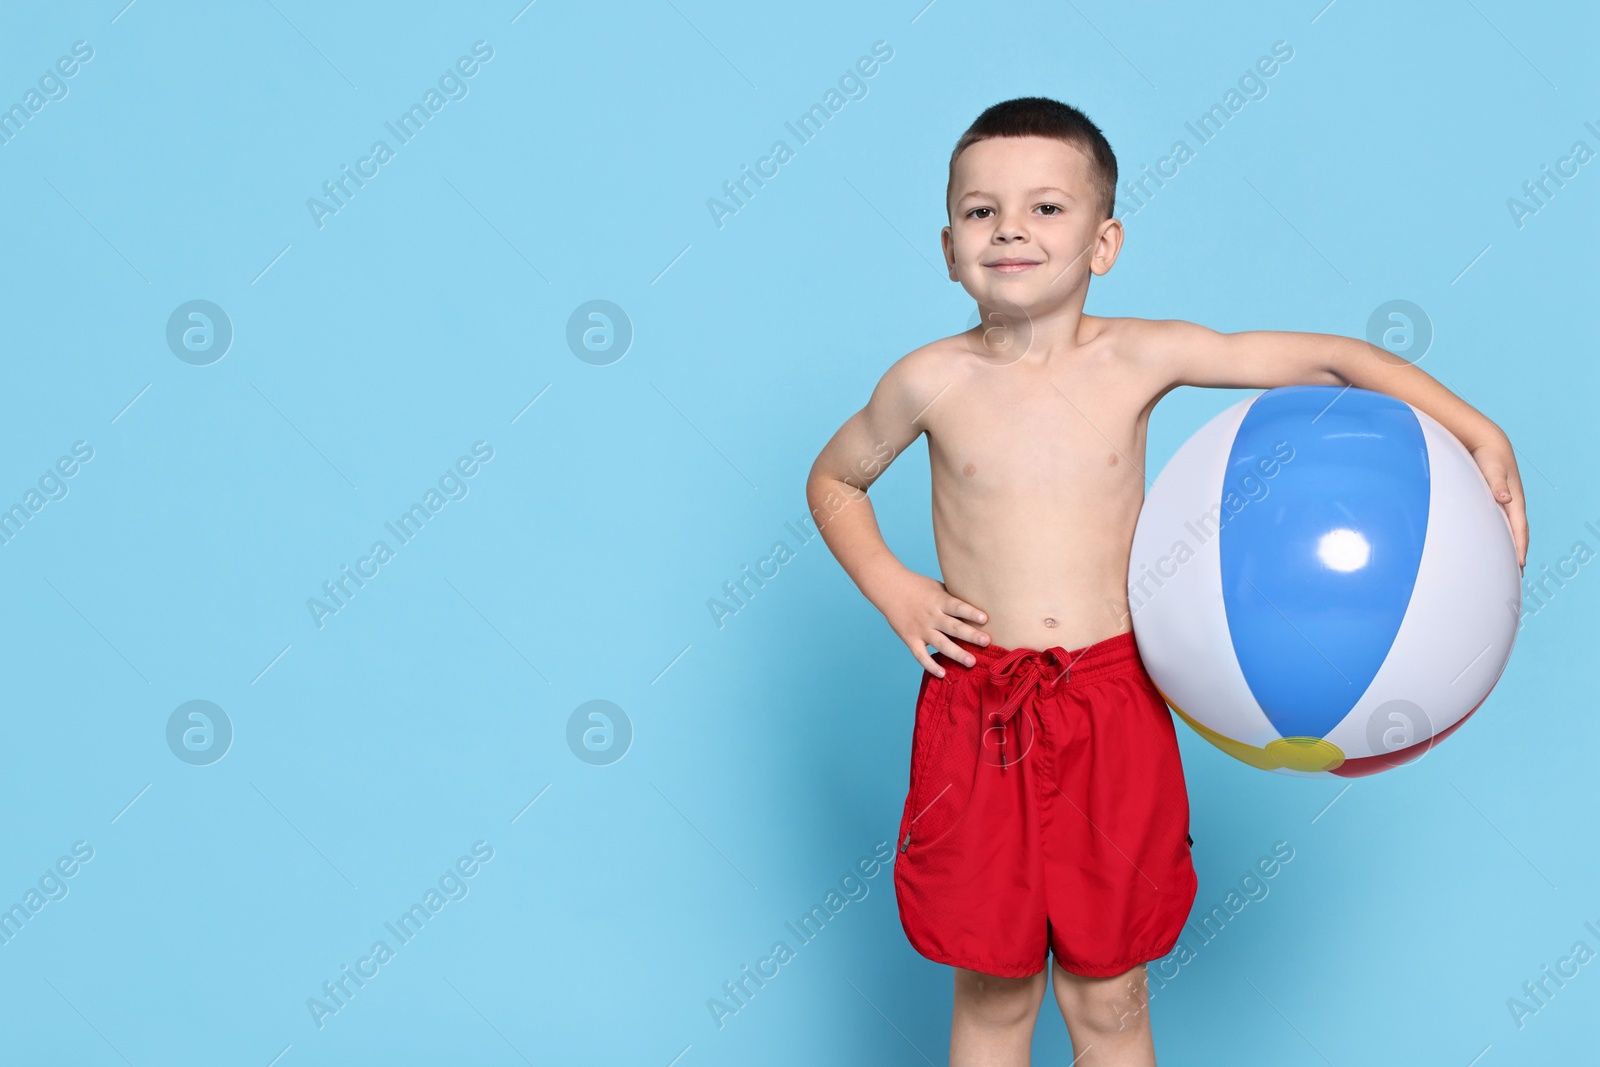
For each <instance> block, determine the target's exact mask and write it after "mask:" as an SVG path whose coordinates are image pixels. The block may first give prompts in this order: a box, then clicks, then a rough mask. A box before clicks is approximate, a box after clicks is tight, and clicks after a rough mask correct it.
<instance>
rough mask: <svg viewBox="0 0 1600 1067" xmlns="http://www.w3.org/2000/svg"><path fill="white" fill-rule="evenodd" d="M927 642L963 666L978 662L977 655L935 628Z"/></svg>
mask: <svg viewBox="0 0 1600 1067" xmlns="http://www.w3.org/2000/svg"><path fill="white" fill-rule="evenodd" d="M928 643H929V644H930V645H932V646H933V647H934V648H936V649H938V650H939V651H940V652H943V653H944V654H945V655H946V656H949V657H950V658H951V659H953V660H955V661H956V662H957V663H959V664H961V665H962V666H964V667H970V666H972V665H973V664H975V663H977V662H978V657H976V656H974V655H973V654H972V653H971V652H968V651H967V650H966V649H964V648H962V647H961V646H960V645H958V644H956V643H955V642H954V641H952V640H951V639H950V638H949V637H947V636H945V635H944V634H942V633H940V632H939V631H938V630H935V631H933V633H931V634H929V635H928ZM941 677H942V675H941Z"/></svg>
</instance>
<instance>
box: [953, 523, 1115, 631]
mask: <svg viewBox="0 0 1600 1067" xmlns="http://www.w3.org/2000/svg"><path fill="white" fill-rule="evenodd" d="M1134 517H1135V518H1136V517H1137V509H1135V511H1134ZM1106 518H1107V517H1106V516H1104V515H1101V516H1098V517H1097V520H1098V521H1096V520H1091V521H1088V522H1083V523H1073V524H1067V526H1066V527H1064V528H1063V527H1057V528H1054V529H1047V528H1045V527H1043V526H1040V525H1033V526H1030V525H1029V524H1027V523H1025V522H1024V523H1018V524H994V523H989V524H986V527H985V529H984V530H983V531H981V532H980V533H979V535H977V536H970V535H969V536H960V535H958V534H957V533H956V531H954V530H951V529H949V528H948V525H949V524H941V523H940V522H939V521H938V518H937V516H936V517H935V521H934V540H935V543H936V544H937V546H938V553H939V570H940V573H941V574H942V576H943V581H944V586H945V588H946V589H948V590H949V591H950V594H951V595H952V596H955V597H958V598H960V599H961V600H964V601H966V602H967V603H968V604H971V605H972V606H973V607H975V608H978V609H979V610H980V611H983V612H985V613H986V614H987V615H988V616H989V621H988V622H987V623H985V624H984V625H982V626H980V627H978V628H979V629H981V630H982V631H983V632H984V633H987V634H988V635H989V638H990V642H991V643H992V644H994V645H998V646H1000V647H1002V648H1032V649H1045V648H1052V647H1060V648H1064V649H1067V650H1069V651H1072V650H1075V649H1080V648H1085V647H1087V646H1089V645H1092V644H1094V643H1096V642H1098V641H1103V640H1105V639H1106V638H1108V637H1114V636H1116V635H1117V634H1121V633H1126V632H1127V631H1129V630H1131V629H1132V628H1133V620H1132V616H1131V615H1130V614H1129V611H1128V554H1129V552H1130V551H1131V549H1132V545H1133V524H1132V522H1129V523H1127V524H1126V525H1127V529H1126V531H1125V534H1124V531H1123V530H1122V529H1121V525H1122V524H1120V523H1118V524H1115V528H1110V529H1108V528H1107V527H1106V526H1105V525H1103V523H1104V521H1105V519H1106ZM942 525H943V526H945V527H946V528H944V529H941V526H942ZM1008 526H1009V529H1008V528H1007V527H1008Z"/></svg>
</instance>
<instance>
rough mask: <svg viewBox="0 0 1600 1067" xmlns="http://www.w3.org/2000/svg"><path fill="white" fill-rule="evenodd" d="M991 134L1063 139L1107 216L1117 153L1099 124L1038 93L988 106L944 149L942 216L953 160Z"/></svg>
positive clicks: (1113, 200) (1112, 204) (1113, 197)
mask: <svg viewBox="0 0 1600 1067" xmlns="http://www.w3.org/2000/svg"><path fill="white" fill-rule="evenodd" d="M992 137H1051V138H1054V139H1055V140H1057V141H1061V142H1063V143H1065V144H1069V145H1071V146H1072V147H1074V148H1076V149H1077V150H1078V151H1080V152H1082V153H1083V154H1084V155H1085V156H1087V157H1088V158H1089V164H1090V165H1089V174H1090V180H1091V181H1092V183H1093V185H1094V191H1095V193H1096V194H1097V195H1098V196H1099V198H1100V199H1099V208H1098V210H1099V211H1100V217H1101V218H1102V219H1109V218H1110V217H1111V216H1112V214H1113V213H1114V211H1115V209H1116V204H1117V157H1116V153H1114V152H1112V151H1111V143H1110V142H1109V141H1107V140H1106V137H1105V134H1103V133H1101V132H1100V127H1098V126H1096V125H1095V124H1094V123H1092V122H1090V121H1089V116H1087V115H1085V114H1084V113H1083V112H1081V111H1079V110H1078V109H1077V108H1075V107H1072V106H1071V105H1069V104H1063V103H1061V102H1060V101H1059V100H1051V99H1049V98H1047V97H1043V96H1020V97H1018V98H1017V99H1015V100H1006V101H1004V102H1002V103H999V104H995V105H994V106H993V107H991V108H988V109H987V110H985V111H984V113H983V114H981V115H979V116H978V118H977V120H976V121H974V122H973V124H972V125H971V126H968V127H967V132H966V133H963V134H962V135H961V139H960V140H959V141H957V142H956V147H955V150H954V151H952V152H951V153H950V177H949V180H948V182H947V183H946V185H945V191H944V203H945V213H946V215H947V216H949V215H951V214H952V213H953V211H954V205H952V204H951V202H950V198H951V197H952V196H954V195H956V188H955V184H956V160H958V159H960V158H961V153H963V152H965V151H966V150H967V149H968V148H971V147H972V146H973V145H974V144H976V143H978V142H979V141H985V140H988V139H989V138H992Z"/></svg>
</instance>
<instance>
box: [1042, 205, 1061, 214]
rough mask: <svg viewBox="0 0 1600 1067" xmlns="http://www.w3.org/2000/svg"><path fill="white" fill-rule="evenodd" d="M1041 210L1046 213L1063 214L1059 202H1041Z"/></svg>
mask: <svg viewBox="0 0 1600 1067" xmlns="http://www.w3.org/2000/svg"><path fill="white" fill-rule="evenodd" d="M1039 210H1040V211H1043V212H1044V213H1045V214H1046V215H1059V214H1061V205H1059V204H1040V205H1039Z"/></svg>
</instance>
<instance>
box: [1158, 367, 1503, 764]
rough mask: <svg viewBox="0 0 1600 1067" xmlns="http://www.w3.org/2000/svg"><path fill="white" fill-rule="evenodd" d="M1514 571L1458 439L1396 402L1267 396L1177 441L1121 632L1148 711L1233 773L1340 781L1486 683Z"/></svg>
mask: <svg viewBox="0 0 1600 1067" xmlns="http://www.w3.org/2000/svg"><path fill="white" fill-rule="evenodd" d="M1521 598H1522V590H1521V571H1520V569H1519V568H1518V566H1517V554H1516V547H1515V544H1514V542H1513V539H1512V533H1511V523H1510V521H1509V520H1508V519H1507V518H1506V515H1505V512H1504V511H1503V510H1501V508H1500V505H1499V504H1498V503H1496V501H1495V499H1494V494H1493V491H1492V490H1490V488H1489V485H1488V483H1487V481H1485V480H1484V477H1483V475H1482V473H1481V472H1480V471H1479V470H1478V466H1477V464H1476V463H1475V462H1473V459H1472V457H1471V456H1470V455H1469V454H1468V453H1467V450H1466V448H1464V447H1463V446H1462V445H1461V443H1460V442H1459V441H1457V440H1456V439H1455V437H1454V436H1452V435H1451V433H1450V432H1449V431H1448V430H1446V429H1445V428H1444V427H1443V426H1440V425H1439V423H1437V422H1435V421H1434V420H1433V419H1432V418H1430V417H1429V416H1428V415H1426V414H1424V413H1423V412H1421V411H1418V410H1417V409H1415V408H1413V407H1412V406H1411V405H1409V404H1407V403H1405V402H1404V401H1401V400H1397V399H1395V398H1394V397H1390V396H1387V395H1385V394H1382V393H1375V392H1370V391H1368V390H1365V389H1356V388H1353V387H1350V388H1346V387H1340V386H1329V385H1306V386H1291V387H1286V388H1281V389H1270V390H1268V391H1266V392H1264V393H1261V394H1259V395H1257V396H1254V397H1251V398H1249V399H1247V400H1243V401H1241V402H1239V403H1238V404H1235V405H1234V406H1232V407H1230V408H1228V409H1227V410H1226V411H1224V412H1222V414H1220V415H1218V416H1217V417H1216V418H1214V419H1212V420H1211V421H1210V422H1208V423H1207V424H1206V425H1205V426H1203V427H1202V428H1201V429H1200V430H1199V432H1197V433H1196V434H1195V435H1194V436H1193V437H1191V438H1190V439H1189V440H1188V441H1187V442H1185V443H1184V445H1183V446H1182V447H1181V448H1179V449H1178V451H1177V453H1176V454H1175V455H1174V456H1173V457H1172V459H1171V461H1170V462H1168V464H1167V465H1166V467H1165V469H1163V470H1162V472H1161V474H1160V476H1159V477H1157V478H1156V481H1155V485H1154V486H1153V487H1152V488H1151V489H1150V491H1149V494H1148V496H1147V498H1146V499H1145V502H1144V508H1143V510H1142V511H1141V512H1140V514H1139V522H1138V526H1137V528H1136V529H1135V532H1134V537H1133V550H1132V555H1131V557H1130V560H1129V567H1128V600H1129V607H1130V609H1131V611H1132V615H1133V630H1134V637H1135V640H1136V642H1137V643H1138V646H1139V654H1140V656H1141V658H1143V660H1144V663H1145V667H1146V668H1147V669H1148V670H1149V672H1150V677H1151V679H1152V680H1153V681H1154V682H1155V683H1156V687H1157V688H1158V689H1159V690H1160V691H1161V695H1162V696H1163V697H1164V698H1165V699H1166V701H1167V704H1168V705H1169V706H1170V707H1171V708H1172V710H1173V711H1175V712H1176V713H1177V714H1178V715H1179V717H1181V718H1182V719H1183V720H1184V721H1185V722H1186V723H1188V724H1189V725H1190V726H1191V727H1193V728H1194V730H1195V731H1196V732H1197V733H1199V734H1200V736H1201V737H1204V738H1205V739H1206V740H1207V741H1210V742H1211V743H1212V744H1214V745H1216V746H1217V747H1218V748H1220V749H1222V751H1224V752H1226V753H1227V754H1228V755H1230V756H1233V757H1235V758H1236V759H1240V760H1243V761H1244V762H1245V763H1248V764H1250V765H1251V766H1253V767H1260V768H1263V769H1265V770H1271V771H1277V772H1279V773H1282V774H1290V775H1297V776H1301V777H1329V776H1333V777H1345V778H1353V777H1359V776H1362V775H1367V774H1375V773H1377V772H1378V771H1382V770H1387V769H1388V768H1390V767H1394V766H1398V765H1400V764H1403V763H1408V762H1410V761H1412V760H1414V759H1417V758H1418V757H1419V756H1421V755H1423V754H1424V753H1425V752H1426V751H1427V750H1428V749H1429V747H1430V746H1431V745H1433V744H1436V743H1437V742H1439V741H1442V740H1443V739H1444V738H1446V737H1448V736H1449V735H1450V734H1451V733H1452V732H1453V731H1454V730H1455V729H1456V728H1457V727H1458V726H1460V725H1461V724H1462V723H1463V722H1465V721H1466V719H1467V717H1468V716H1470V715H1471V714H1472V713H1473V712H1474V711H1476V710H1477V709H1478V707H1479V705H1481V704H1482V703H1483V701H1484V699H1485V698H1486V697H1487V696H1488V695H1489V691H1490V690H1491V689H1493V688H1494V685H1495V683H1496V682H1497V681H1499V680H1500V674H1501V672H1502V671H1503V670H1504V669H1505V665H1506V661H1507V660H1508V659H1510V656H1511V647H1512V644H1513V643H1514V641H1515V640H1516V632H1517V619H1518V615H1519V613H1520V611H1521V603H1522V599H1521Z"/></svg>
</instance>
